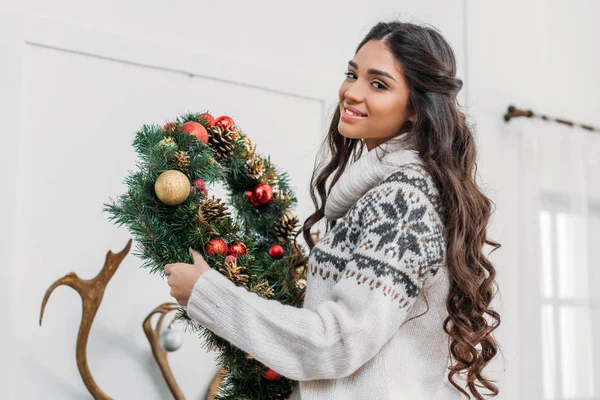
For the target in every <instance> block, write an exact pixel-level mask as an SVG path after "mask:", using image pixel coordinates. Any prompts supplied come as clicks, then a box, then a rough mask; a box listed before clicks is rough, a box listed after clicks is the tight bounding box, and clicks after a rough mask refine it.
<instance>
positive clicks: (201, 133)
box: [181, 121, 208, 143]
mask: <svg viewBox="0 0 600 400" xmlns="http://www.w3.org/2000/svg"><path fill="white" fill-rule="evenodd" d="M181 130H182V131H184V132H185V133H189V134H190V135H192V136H196V139H198V140H199V141H201V142H204V143H208V132H206V128H205V127H204V126H202V124H200V123H198V122H194V121H189V122H186V123H184V124H183V125H181Z"/></svg>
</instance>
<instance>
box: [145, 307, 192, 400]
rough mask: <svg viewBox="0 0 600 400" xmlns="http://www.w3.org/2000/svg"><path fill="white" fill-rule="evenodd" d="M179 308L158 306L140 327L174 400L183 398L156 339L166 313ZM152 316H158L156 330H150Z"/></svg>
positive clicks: (165, 354) (163, 351)
mask: <svg viewBox="0 0 600 400" xmlns="http://www.w3.org/2000/svg"><path fill="white" fill-rule="evenodd" d="M179 308H180V306H179V304H177V303H163V304H161V305H160V306H158V307H156V308H155V309H154V310H153V311H152V312H151V313H150V314H148V316H147V317H146V319H144V323H143V324H142V326H143V327H144V333H146V337H147V338H148V342H150V347H151V348H152V354H153V355H154V359H155V360H156V362H157V363H158V367H159V368H160V372H162V375H163V378H165V381H166V382H167V386H169V390H170V391H171V394H172V395H173V397H174V398H175V400H185V396H184V395H183V393H182V392H181V389H180V388H179V385H177V382H176V381H175V377H174V376H173V372H172V371H171V367H169V361H168V360H167V352H166V351H165V350H164V349H163V348H162V347H160V344H159V341H158V338H159V336H160V328H161V326H162V323H163V320H164V319H165V316H166V315H167V313H169V312H171V311H173V310H177V309H179ZM154 314H160V317H159V318H158V322H157V324H156V328H152V322H151V318H152V316H153V315H154Z"/></svg>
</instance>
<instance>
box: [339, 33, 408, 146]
mask: <svg viewBox="0 0 600 400" xmlns="http://www.w3.org/2000/svg"><path fill="white" fill-rule="evenodd" d="M408 93H409V88H408V85H407V84H406V81H405V80H404V75H403V74H402V72H401V70H400V66H399V65H398V63H397V62H396V59H395V58H394V56H393V54H392V53H391V52H390V51H389V50H388V49H387V46H386V45H385V43H384V42H382V41H378V40H377V41H376V40H371V41H369V42H367V43H365V45H364V46H363V47H361V49H360V50H359V51H358V53H356V55H355V56H354V58H353V59H352V60H351V61H349V62H348V72H346V79H345V80H344V82H343V83H342V86H340V91H339V96H340V113H341V117H340V122H339V124H338V130H339V131H340V133H341V134H342V135H343V136H345V137H347V138H350V139H363V140H364V143H365V145H366V146H367V149H369V150H371V149H372V148H374V147H376V146H378V145H379V144H381V143H383V142H385V141H386V140H387V139H390V138H392V137H394V136H397V135H398V133H399V132H400V128H402V126H403V125H404V124H405V123H406V121H413V117H412V115H411V114H410V111H409V107H408ZM348 109H349V110H348ZM352 111H353V112H354V114H355V115H352ZM357 114H358V115H357Z"/></svg>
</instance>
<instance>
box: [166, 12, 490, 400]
mask: <svg viewBox="0 0 600 400" xmlns="http://www.w3.org/2000/svg"><path fill="white" fill-rule="evenodd" d="M348 64H349V65H348V71H347V72H346V79H345V80H344V81H343V83H342V85H341V87H340V90H339V107H338V108H337V110H336V112H335V115H334V117H333V121H332V123H331V126H330V128H329V134H328V137H327V139H326V142H327V144H328V148H329V150H330V152H331V159H330V160H329V162H328V163H327V164H326V165H324V166H323V167H322V168H316V169H315V172H314V174H313V180H312V184H311V194H312V198H313V201H314V203H315V207H316V211H315V213H313V214H312V215H311V216H310V217H309V218H308V219H307V220H306V222H305V223H304V226H303V233H304V237H305V239H306V241H307V243H308V244H309V246H310V248H311V252H310V255H309V273H308V276H307V287H306V295H305V301H304V308H302V309H296V308H294V307H291V306H286V305H282V304H280V303H278V302H277V301H274V300H267V299H264V298H260V297H258V296H257V295H256V294H253V293H250V292H248V291H247V290H246V289H244V288H242V287H238V286H236V285H234V284H233V283H232V282H230V281H229V280H228V279H227V278H225V277H224V276H222V275H221V274H220V273H219V272H217V271H215V270H213V269H211V268H210V267H209V266H208V265H207V264H206V262H204V260H203V259H202V256H201V255H200V254H199V253H198V252H195V251H193V250H191V249H190V252H191V253H192V255H193V256H194V265H190V264H181V263H178V264H170V265H167V266H166V267H165V272H166V273H167V274H170V276H169V285H170V286H171V288H172V290H171V294H172V295H173V296H174V297H175V298H176V299H177V301H178V302H179V304H182V305H187V311H188V314H189V315H190V316H191V317H192V318H193V319H195V320H197V321H199V322H200V323H201V324H202V325H204V326H206V327H207V328H209V329H210V330H212V331H213V332H215V333H216V334H217V335H219V336H221V337H223V338H225V339H227V340H228V341H230V342H231V343H232V344H233V345H235V346H237V347H239V348H240V349H242V350H243V351H245V352H247V353H250V354H252V355H253V356H254V357H255V358H256V359H257V360H258V361H260V362H262V363H263V364H265V365H266V366H268V367H270V368H272V369H273V370H275V371H277V372H278V373H280V374H281V375H283V376H286V377H288V378H290V379H294V380H298V381H299V388H298V389H297V390H296V391H295V392H294V393H293V395H292V399H298V398H300V397H301V398H302V400H306V399H318V400H324V399H360V400H363V399H411V400H415V399H427V400H430V399H459V398H465V397H467V398H475V399H484V398H485V396H490V397H493V396H495V395H496V394H497V393H498V389H497V387H496V386H495V385H494V384H493V383H492V382H491V381H490V380H488V379H487V378H485V377H484V375H483V373H482V371H483V369H484V367H485V366H486V365H487V364H488V363H489V361H490V360H491V359H492V358H493V357H494V356H495V355H496V353H497V344H496V341H495V340H494V338H493V336H492V332H493V330H494V329H495V328H496V327H497V326H498V324H499V323H500V316H499V315H498V314H497V313H496V312H495V311H494V310H492V309H491V308H490V302H491V300H492V298H493V297H494V294H495V286H496V284H495V280H494V278H495V269H494V267H493V265H492V264H491V262H490V261H489V260H488V259H487V258H486V255H485V254H484V253H483V246H484V245H485V244H488V245H491V246H492V247H493V248H494V249H496V248H498V247H500V245H499V244H498V243H495V242H493V241H491V240H490V239H488V238H487V236H486V227H487V224H488V220H489V218H490V214H491V201H490V200H489V199H488V198H487V197H486V196H485V195H484V194H482V193H481V191H480V190H479V189H478V187H477V185H476V183H475V171H476V164H475V160H476V152H475V143H474V139H473V136H472V133H471V131H470V129H469V127H468V125H467V123H466V120H465V116H464V114H463V113H462V111H461V110H460V107H459V105H458V104H457V100H456V95H457V93H458V92H459V90H460V89H461V87H462V82H461V81H460V80H459V79H457V78H456V77H455V75H456V65H455V59H454V54H453V51H452V49H451V48H450V46H449V45H448V43H447V42H446V41H445V40H444V38H443V37H442V36H441V34H440V33H439V32H437V31H436V30H434V29H431V28H429V27H422V26H418V25H414V24H409V23H401V22H391V23H379V24H377V25H376V26H374V27H373V28H372V29H371V31H370V32H369V33H368V34H367V36H366V37H365V38H364V40H363V41H362V42H361V43H360V44H359V46H358V49H357V51H356V53H355V56H354V58H353V59H352V60H351V61H350V62H349V63H348ZM365 147H366V149H367V150H368V151H367V152H366V154H363V153H364V151H363V150H364V148H365ZM351 158H352V161H351ZM317 195H318V197H319V200H317ZM324 217H325V218H326V220H327V223H328V224H327V225H328V229H327V234H326V235H325V237H324V238H323V239H322V240H321V241H319V242H318V243H317V244H315V243H314V242H313V241H312V238H311V235H310V229H311V227H312V226H313V225H314V224H315V223H317V222H318V221H320V220H322V219H323V218H324ZM457 375H458V376H460V377H463V378H464V382H463V381H462V380H457Z"/></svg>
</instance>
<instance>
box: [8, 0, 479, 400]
mask: <svg viewBox="0 0 600 400" xmlns="http://www.w3.org/2000/svg"><path fill="white" fill-rule="evenodd" d="M1 7H2V8H0V11H2V13H1V14H0V34H1V35H0V57H1V60H2V62H1V63H0V82H2V90H1V91H0V110H1V111H0V112H1V113H2V114H1V115H2V117H3V118H2V120H3V121H4V122H3V128H4V129H3V134H2V145H1V148H0V149H1V152H2V153H1V155H2V157H1V158H2V159H1V160H0V163H1V164H0V166H1V167H2V171H4V172H5V180H4V182H3V185H2V186H3V188H6V189H5V190H3V195H2V196H1V197H0V202H1V204H0V206H1V207H0V209H2V210H3V211H4V214H5V215H4V219H3V221H4V224H3V225H2V229H1V230H0V234H1V237H0V239H1V240H0V246H2V248H1V252H0V265H1V268H2V277H3V279H2V280H0V296H1V297H0V301H1V304H3V307H1V311H0V320H1V321H4V322H3V324H2V328H3V329H0V342H2V343H5V344H8V346H9V349H8V353H7V354H3V358H2V363H0V365H1V368H2V374H0V398H3V399H4V398H6V399H19V400H21V399H34V398H64V399H67V398H72V399H79V398H81V399H84V398H89V395H88V394H87V391H86V389H85V387H84V385H83V383H82V382H81V379H80V377H79V374H78V372H77V368H76V364H75V355H74V347H75V339H76V335H77V329H78V326H79V320H80V316H81V311H80V300H79V296H78V295H77V294H76V293H75V292H74V291H72V290H71V289H66V288H63V287H61V288H59V289H57V290H56V291H55V293H54V294H53V296H52V298H51V299H50V302H49V304H48V306H47V308H46V313H45V316H44V324H43V326H42V327H41V328H40V327H39V326H38V325H37V319H38V315H39V307H40V304H41V300H42V296H43V294H44V292H45V289H46V288H47V287H48V286H49V285H50V284H51V283H52V282H53V281H54V280H56V279H58V278H59V277H61V276H63V275H64V274H66V273H67V272H70V271H75V272H77V274H78V275H79V276H81V277H83V278H91V277H93V276H94V275H95V274H96V273H97V272H98V271H99V270H100V268H101V267H102V264H103V262H104V256H105V254H106V251H108V250H112V251H114V252H117V251H120V250H121V249H122V248H123V246H124V245H125V243H126V241H127V239H128V237H129V235H128V234H127V232H126V231H125V229H124V228H117V227H115V226H113V225H112V224H111V223H109V222H108V221H107V219H106V215H104V214H102V213H101V209H102V204H103V203H104V202H106V201H107V200H108V198H109V196H116V195H118V194H119V193H121V192H122V191H123V190H124V186H123V185H122V184H121V181H122V179H123V178H124V176H125V175H126V173H127V170H128V169H129V168H133V166H134V153H133V150H132V149H131V145H130V143H131V139H132V135H133V134H134V132H135V131H136V130H137V129H138V128H139V127H140V126H141V124H144V123H163V122H165V120H167V119H168V118H169V117H173V116H176V115H178V114H180V113H183V112H185V111H188V110H192V111H193V110H194V109H196V108H201V109H206V108H209V109H210V111H212V112H213V113H215V114H229V115H231V116H232V117H234V119H236V120H237V121H238V123H239V124H240V125H241V126H242V127H243V129H244V130H245V131H246V132H247V133H248V134H250V135H251V136H252V137H253V138H254V139H255V142H256V143H257V144H258V146H259V149H260V150H261V151H263V152H264V153H265V154H270V155H271V156H272V159H273V160H274V162H275V163H277V164H278V165H280V166H281V167H282V168H284V169H286V170H287V171H289V172H290V175H291V177H292V179H293V182H294V184H295V186H296V192H297V194H298V195H299V197H300V204H299V207H298V214H299V215H300V217H301V218H305V217H306V216H307V215H308V213H309V212H310V207H311V205H310V202H309V199H308V194H307V186H308V178H309V175H310V171H311V170H312V159H313V157H314V154H315V153H316V146H317V144H318V143H319V141H320V139H321V136H322V135H323V133H324V130H325V126H326V118H325V117H326V116H328V115H327V114H328V112H329V110H330V108H331V104H332V102H333V101H335V98H336V95H337V87H338V85H339V83H340V82H341V80H342V79H343V75H342V74H343V72H344V71H345V68H346V64H347V61H348V60H349V59H350V58H351V57H352V55H353V51H354V48H355V46H356V45H357V43H358V42H359V40H360V39H361V38H362V36H363V35H364V34H365V33H366V30H367V29H368V28H369V27H370V26H371V25H372V24H373V23H374V22H376V21H377V20H378V19H380V18H392V17H394V16H401V17H403V19H411V18H414V17H416V18H417V19H418V20H422V21H427V22H429V23H431V24H433V25H435V26H437V27H439V28H440V29H441V30H442V32H443V33H444V34H445V35H446V36H447V37H448V39H449V40H450V41H451V42H452V44H453V45H454V47H455V50H456V52H457V56H458V59H459V60H462V59H463V49H464V48H463V23H462V22H463V19H462V18H463V11H464V10H463V7H462V2H461V1H458V0H454V1H442V0H438V1H431V2H428V3H427V4H421V3H417V2H410V1H400V2H398V1H394V2H392V1H380V2H372V3H370V4H369V6H368V7H366V5H365V3H364V2H363V3H361V2H357V1H351V2H343V3H342V2H335V3H324V2H317V1H310V2H302V3H296V4H294V5H291V4H287V3H282V2H276V1H270V2H237V3H236V4H235V6H232V5H231V4H227V3H224V2H219V3H217V2H211V3H210V4H200V3H198V2H191V1H185V2H176V3H173V2H171V3H164V2H163V3H158V2H157V3H155V4H149V3H148V2H141V1H130V2H127V3H124V2H117V1H112V2H106V1H104V2H93V3H92V2H77V1H72V0H63V1H60V2H56V1H55V2H51V3H48V2H44V1H40V0H36V1H27V2H16V1H13V2H8V3H4V4H3V5H2V6H1ZM413 16H414V17H413ZM463 67H464V65H463V64H462V63H461V65H460V70H461V73H462V71H463ZM467 83H468V82H467ZM299 114H300V115H301V117H300V118H299V117H298V115H299ZM292 141H294V142H293V143H294V144H293V145H290V143H292ZM290 153H291V154H293V157H292V156H290ZM138 266H139V261H138V260H136V259H135V258H134V257H133V256H132V255H129V256H128V257H127V258H126V259H125V261H124V262H123V264H122V265H121V267H120V268H119V271H118V272H117V273H116V274H115V276H114V277H113V279H112V281H111V282H110V284H109V285H108V287H107V290H106V293H105V297H104V300H103V303H102V306H101V307H100V309H99V312H98V314H97V316H96V320H95V323H94V326H93V329H92V333H91V335H90V341H89V345H88V359H89V363H90V368H91V370H92V373H93V375H94V377H95V379H96V381H97V383H98V384H99V386H100V387H101V388H102V389H103V390H104V391H106V392H107V393H108V394H109V395H110V396H113V397H116V398H145V399H161V398H168V397H169V395H168V393H167V391H166V388H165V386H164V384H163V382H162V378H161V377H160V374H159V372H158V369H157V368H156V366H155V365H154V362H153V360H152V358H151V355H150V351H149V347H148V344H147V342H146V339H145V337H144V335H143V333H142V329H141V323H142V320H143V318H144V317H145V316H146V315H147V314H148V313H149V312H150V311H151V310H152V309H153V308H154V307H155V306H156V305H158V304H160V303H162V302H164V301H172V299H171V298H170V296H169V295H168V287H167V286H166V284H165V283H164V282H162V281H161V280H160V279H158V278H157V277H155V276H150V275H149V274H148V273H147V272H146V271H144V270H141V269H139V268H138ZM213 357H214V355H213V354H206V352H205V351H204V350H203V349H202V348H201V343H200V342H199V340H198V339H196V338H192V337H189V338H187V340H186V344H185V345H184V347H183V348H182V349H181V350H180V351H178V352H176V353H174V354H173V355H172V356H170V360H171V366H172V368H173V370H174V372H175V376H176V377H177V379H178V382H179V383H180V385H181V387H182V389H183V391H184V393H185V394H186V396H187V397H188V398H192V397H194V398H198V397H200V396H201V394H203V393H204V392H205V390H206V387H207V385H208V383H209V382H210V380H211V379H212V377H213V376H214V373H215V371H216V366H215V364H214V361H213Z"/></svg>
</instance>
